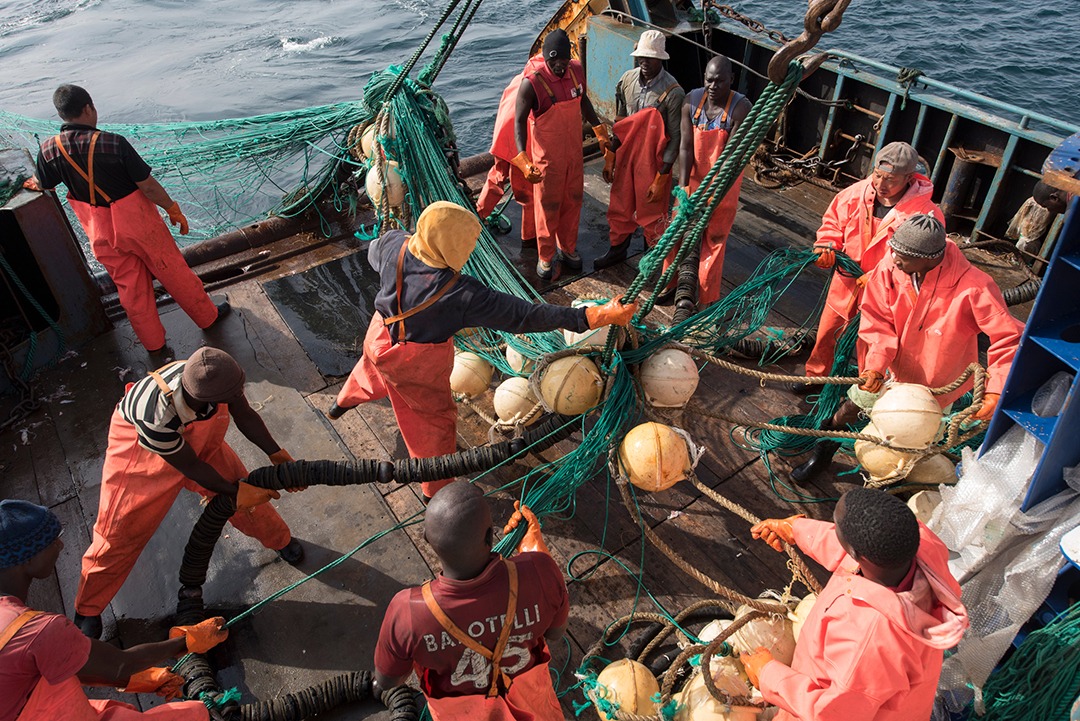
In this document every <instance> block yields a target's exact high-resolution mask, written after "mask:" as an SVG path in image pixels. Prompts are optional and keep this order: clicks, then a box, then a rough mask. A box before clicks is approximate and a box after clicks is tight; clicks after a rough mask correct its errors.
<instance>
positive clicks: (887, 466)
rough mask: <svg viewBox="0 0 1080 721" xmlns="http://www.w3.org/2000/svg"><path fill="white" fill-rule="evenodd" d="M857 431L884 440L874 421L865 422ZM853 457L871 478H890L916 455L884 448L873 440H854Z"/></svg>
mask: <svg viewBox="0 0 1080 721" xmlns="http://www.w3.org/2000/svg"><path fill="white" fill-rule="evenodd" d="M859 433H862V434H863V435H867V436H874V437H875V438H881V439H883V440H884V438H885V436H884V435H883V434H882V433H881V431H880V430H878V428H877V426H876V425H875V424H874V422H870V423H869V424H867V426H866V428H863V429H862V430H861V431H859ZM855 457H856V458H858V459H859V463H860V464H862V467H863V469H864V470H866V472H867V473H869V474H870V477H871V478H875V479H882V478H891V477H893V476H894V475H896V473H897V472H898V471H899V470H900V469H901V468H903V467H904V466H906V465H907V464H908V463H909V462H910V461H911V460H913V459H914V458H915V457H916V456H915V454H913V453H905V452H904V451H898V450H896V449H894V448H886V447H885V446H882V445H878V444H877V443H874V442H873V441H855Z"/></svg>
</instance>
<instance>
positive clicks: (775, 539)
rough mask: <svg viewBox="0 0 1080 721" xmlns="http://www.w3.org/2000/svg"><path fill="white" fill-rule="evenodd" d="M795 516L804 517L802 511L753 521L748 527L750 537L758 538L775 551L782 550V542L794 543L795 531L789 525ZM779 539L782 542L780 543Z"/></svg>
mask: <svg viewBox="0 0 1080 721" xmlns="http://www.w3.org/2000/svg"><path fill="white" fill-rule="evenodd" d="M797 518H806V514H804V513H796V514H795V515H794V516H788V517H787V518H766V519H765V520H764V521H761V522H759V523H755V524H754V525H753V526H751V527H750V537H751V538H760V539H761V540H762V541H765V543H767V544H769V546H771V547H772V548H773V550H776V551H783V550H784V545H783V544H784V543H786V544H788V545H789V546H790V545H793V544H794V543H795V531H794V529H792V527H791V523H792V521H794V520H795V519H797ZM781 541H782V542H783V543H781Z"/></svg>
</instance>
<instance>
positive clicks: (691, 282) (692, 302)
mask: <svg viewBox="0 0 1080 721" xmlns="http://www.w3.org/2000/svg"><path fill="white" fill-rule="evenodd" d="M700 258H701V248H700V247H698V248H695V249H694V250H693V251H691V252H690V253H688V254H687V256H686V257H685V258H683V261H682V263H680V264H679V273H678V278H679V280H678V283H677V284H676V285H675V312H674V313H673V314H672V323H673V324H676V323H682V322H683V321H684V320H687V319H689V318H690V317H691V316H692V315H694V314H695V313H697V302H698V264H699V261H700Z"/></svg>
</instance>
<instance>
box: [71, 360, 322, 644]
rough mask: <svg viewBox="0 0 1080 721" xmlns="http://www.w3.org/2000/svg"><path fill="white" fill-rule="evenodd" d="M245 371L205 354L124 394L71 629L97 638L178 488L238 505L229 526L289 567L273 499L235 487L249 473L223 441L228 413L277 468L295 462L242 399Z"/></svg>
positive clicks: (289, 548) (288, 548)
mask: <svg viewBox="0 0 1080 721" xmlns="http://www.w3.org/2000/svg"><path fill="white" fill-rule="evenodd" d="M244 380H245V375H244V369H243V368H241V367H240V365H239V364H238V363H237V362H236V361H235V360H234V359H233V357H232V356H230V355H229V354H228V353H226V352H225V351H222V350H218V349H217V348H209V347H204V348H200V349H199V350H197V351H195V353H193V354H192V355H191V357H190V358H188V359H187V360H186V361H176V362H174V363H170V364H169V365H167V366H165V367H163V368H160V369H158V370H157V371H154V372H153V373H151V374H150V375H149V376H148V377H146V378H143V379H142V380H141V381H139V382H138V383H135V384H133V385H130V386H128V389H127V392H126V393H125V394H124V397H123V398H122V399H120V403H119V405H118V406H117V407H116V410H115V411H114V412H113V416H112V421H111V423H110V424H109V445H108V448H107V449H106V451H105V467H104V469H102V475H101V498H100V499H99V500H98V516H97V521H96V522H95V523H94V537H93V540H92V541H91V543H90V548H88V549H87V550H86V554H85V555H84V556H83V563H82V580H81V582H80V583H79V591H78V593H77V594H76V596H75V614H76V615H75V623H76V624H78V626H79V627H80V628H81V629H83V632H84V633H86V634H87V635H88V636H91V637H93V638H98V637H99V636H100V635H101V612H102V611H104V610H105V607H106V606H107V605H109V602H110V601H112V599H113V597H114V596H115V595H116V593H117V591H119V590H120V587H121V586H122V585H123V584H124V581H125V580H126V579H127V576H128V574H129V573H130V572H131V569H132V567H133V566H134V565H135V562H136V561H137V560H138V559H139V554H141V553H142V550H143V548H144V547H145V546H146V544H147V542H149V540H150V538H151V537H152V536H153V535H154V532H155V531H156V530H157V528H158V526H159V525H161V521H162V520H163V519H164V518H165V515H166V514H167V513H168V512H169V509H170V508H171V507H172V504H173V501H175V500H176V497H177V496H178V495H179V494H180V490H181V489H183V488H187V489H188V490H190V491H195V492H196V493H199V494H201V495H203V496H206V497H210V496H213V495H215V494H219V493H221V494H225V495H228V496H233V497H235V498H236V508H237V510H236V513H235V514H233V517H232V518H231V519H230V523H232V525H233V526H235V527H236V529H237V530H238V531H240V532H241V533H243V534H245V535H248V536H251V537H252V538H254V539H256V540H257V541H259V542H260V543H262V544H263V545H264V546H266V547H267V548H269V549H271V550H274V551H277V552H278V555H280V556H281V558H282V559H283V560H285V561H287V562H288V563H294V564H295V563H299V562H300V561H302V560H303V558H304V549H303V547H301V545H300V543H299V541H296V540H295V539H293V538H292V535H291V534H290V532H289V527H288V526H287V525H285V521H283V520H282V518H281V516H279V515H278V512H277V511H275V510H274V508H273V507H272V506H270V505H269V504H268V503H267V501H269V500H270V499H271V498H278V496H279V494H278V493H277V492H276V491H271V490H266V489H262V488H256V487H254V486H251V485H248V484H247V483H244V482H243V479H244V478H246V477H247V474H248V473H247V469H246V468H245V467H244V464H243V462H242V461H241V460H240V458H239V457H238V456H237V455H236V452H235V451H233V449H232V448H230V447H229V444H228V443H226V442H225V432H226V431H227V430H228V429H229V418H230V415H231V416H232V418H233V419H235V420H236V427H237V429H239V430H240V432H241V433H243V434H244V436H245V437H246V438H247V439H248V440H249V441H251V442H252V443H254V444H255V445H256V446H258V447H259V448H260V449H261V450H262V451H263V452H264V453H266V455H267V456H269V458H270V461H271V462H272V463H273V464H274V465H277V464H278V463H284V462H286V461H291V460H293V458H292V456H290V455H289V453H288V452H287V451H284V450H282V449H281V446H279V445H278V443H277V441H275V440H274V438H273V436H271V435H270V431H269V430H267V428H266V424H265V423H263V420H262V418H260V417H259V414H258V413H257V412H256V411H255V409H253V408H252V407H251V406H250V405H249V404H248V401H247V398H246V397H245V396H244Z"/></svg>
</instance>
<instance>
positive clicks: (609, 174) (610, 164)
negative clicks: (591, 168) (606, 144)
mask: <svg viewBox="0 0 1080 721" xmlns="http://www.w3.org/2000/svg"><path fill="white" fill-rule="evenodd" d="M603 175H604V182H605V183H607V184H608V185H611V184H612V183H614V182H615V153H614V152H612V151H610V150H605V151H604V172H603Z"/></svg>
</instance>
